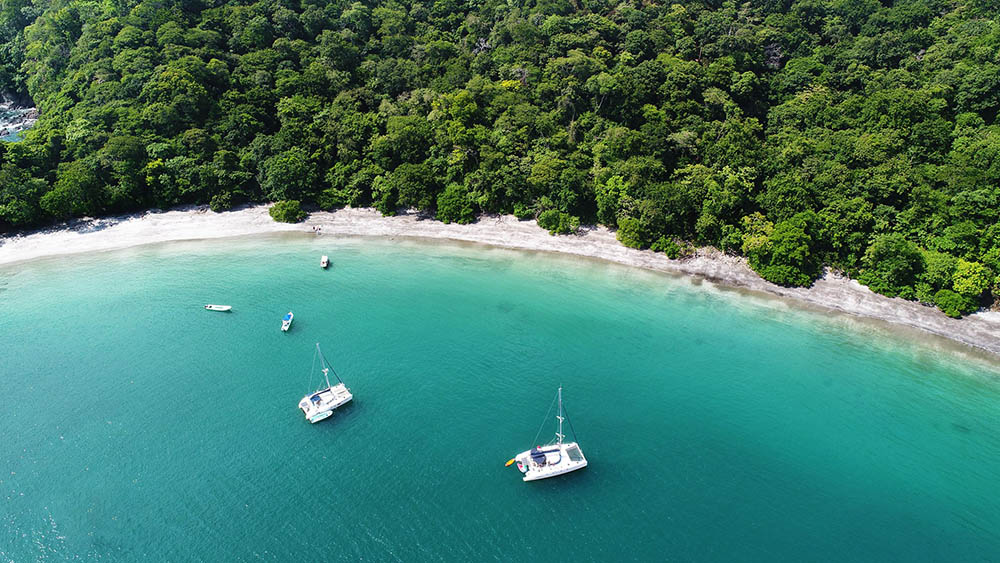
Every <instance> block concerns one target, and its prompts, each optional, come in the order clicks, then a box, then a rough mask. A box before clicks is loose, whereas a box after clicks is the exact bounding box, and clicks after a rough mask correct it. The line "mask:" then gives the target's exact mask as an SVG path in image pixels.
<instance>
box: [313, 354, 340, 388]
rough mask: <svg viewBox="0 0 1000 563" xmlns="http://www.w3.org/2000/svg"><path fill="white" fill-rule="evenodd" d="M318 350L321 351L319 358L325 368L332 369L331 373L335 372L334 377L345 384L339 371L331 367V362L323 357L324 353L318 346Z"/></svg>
mask: <svg viewBox="0 0 1000 563" xmlns="http://www.w3.org/2000/svg"><path fill="white" fill-rule="evenodd" d="M316 350H317V351H319V357H320V360H322V361H323V367H327V368H330V371H332V372H333V376H334V377H336V378H337V381H339V382H341V383H343V382H344V380H343V379H341V378H340V374H339V373H337V370H335V369H333V365H331V364H330V362H329V360H327V359H326V356H325V355H323V351H322V350H320V349H319V346H318V345H317V346H316Z"/></svg>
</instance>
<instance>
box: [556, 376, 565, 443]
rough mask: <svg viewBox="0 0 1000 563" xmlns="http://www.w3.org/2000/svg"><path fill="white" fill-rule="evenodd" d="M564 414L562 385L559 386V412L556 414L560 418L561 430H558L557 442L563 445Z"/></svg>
mask: <svg viewBox="0 0 1000 563" xmlns="http://www.w3.org/2000/svg"><path fill="white" fill-rule="evenodd" d="M562 414H563V413H562V387H560V388H559V414H558V415H556V418H558V419H559V431H558V432H556V437H557V438H559V440H558V441H557V442H556V443H557V444H559V445H562V441H563V438H564V436H563V431H562V423H563V415H562Z"/></svg>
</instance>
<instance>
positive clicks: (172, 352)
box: [0, 234, 1000, 562]
mask: <svg viewBox="0 0 1000 563" xmlns="http://www.w3.org/2000/svg"><path fill="white" fill-rule="evenodd" d="M321 254H328V255H329V256H330V258H331V260H332V266H331V268H330V269H329V270H327V271H323V270H321V269H320V267H319V259H320V255H321ZM206 303H217V304H227V305H232V306H233V311H232V312H231V313H228V314H227V313H216V312H209V311H205V310H204V309H203V308H202V306H203V305H204V304H206ZM289 310H291V311H294V313H295V322H294V325H293V327H292V330H291V331H290V332H288V333H282V332H281V331H280V330H279V327H280V324H281V317H282V315H284V314H285V313H286V312H287V311H289ZM316 342H319V343H321V344H322V346H323V350H324V352H325V353H326V355H327V357H328V358H329V360H330V361H331V363H332V364H333V365H334V367H335V368H336V370H337V371H338V373H339V374H340V375H341V377H342V378H343V379H344V381H345V382H346V383H347V384H348V386H349V387H350V388H351V389H352V391H353V392H354V396H355V400H354V402H353V403H352V404H350V405H348V406H347V407H344V408H343V409H341V410H339V411H338V412H337V414H336V415H334V416H333V417H332V418H330V419H328V420H326V421H323V422H321V423H319V424H316V425H311V424H309V423H308V422H307V421H306V420H305V419H304V418H303V416H302V414H301V413H300V411H298V409H297V408H296V405H297V403H298V400H299V399H300V398H301V397H302V396H303V394H305V393H306V392H307V391H309V390H311V389H312V388H313V387H310V385H311V384H312V385H313V386H315V384H316V374H315V373H310V372H311V367H312V361H313V350H314V347H315V343H316ZM998 374H1000V369H998V367H997V364H993V363H991V361H990V360H988V359H984V358H982V357H978V356H977V355H975V354H971V353H964V352H962V350H961V349H960V348H958V347H953V346H950V345H948V344H944V343H942V342H940V341H938V340H935V339H933V338H930V337H923V336H920V335H919V334H918V333H915V332H909V331H899V330H892V329H889V328H886V327H885V326H882V325H880V324H878V323H865V322H861V321H855V320H852V319H850V318H847V317H842V316H837V315H830V314H822V313H815V312H808V311H801V310H798V309H793V308H790V307H787V306H785V305H784V304H783V303H781V302H778V301H772V300H768V299H764V298H759V297H753V296H748V295H744V294H741V293H738V292H733V291H720V290H718V289H714V288H713V287H711V286H709V285H708V284H702V285H699V284H695V283H692V282H691V281H690V280H689V279H686V278H673V277H669V276H665V275H660V274H654V273H650V272H644V271H639V270H634V269H629V268H625V267H620V266H616V265H610V264H605V263H601V262H591V261H586V260H580V259H571V258H567V257H561V256H554V255H548V254H529V253H521V252H515V251H508V250H500V249H491V248H486V247H481V246H471V245H469V246H466V245H457V244H444V245H441V244H428V243H417V242H402V241H391V240H385V239H338V238H334V237H327V236H324V237H306V236H304V235H299V234H294V235H271V236H265V237H251V238H245V239H235V240H226V241H212V242H188V243H173V244H167V245H157V246H147V247H140V248H137V249H130V250H124V251H117V252H108V253H95V254H87V255H78V256H69V257H64V258H59V259H46V260H38V261H34V262H30V263H26V264H20V265H15V266H6V267H3V268H0V495H2V496H0V502H2V507H3V508H2V510H0V518H2V519H0V560H3V561H6V560H10V561H18V562H20V561H34V560H43V561H59V560H66V559H84V560H90V559H104V560H112V561H140V560H143V561H144V560H172V561H191V560H202V561H254V560H266V561H341V560H343V561H356V560H361V559H364V560H369V561H489V560H498V561H513V560H529V561H580V560H582V561H962V562H968V561H991V560H1000V494H998V493H1000V377H998ZM560 384H561V385H563V387H564V396H565V404H566V408H567V411H568V413H569V415H570V421H571V422H572V426H573V429H574V430H575V433H576V437H577V439H578V440H579V442H580V444H581V446H582V448H583V451H584V453H585V454H586V456H587V458H588V459H589V461H590V466H589V467H588V468H586V469H584V470H583V471H579V472H576V473H574V474H570V475H567V476H564V477H561V478H556V479H550V480H546V481H540V482H535V483H524V482H522V481H521V479H520V474H519V473H518V472H517V470H516V469H515V468H514V467H509V468H505V467H504V462H505V461H506V460H508V459H509V458H510V457H512V455H513V454H515V453H517V452H519V451H522V450H524V449H527V448H529V447H530V446H532V445H533V443H532V440H533V438H534V436H535V434H536V431H537V430H538V428H539V425H540V424H542V423H543V418H544V417H545V414H546V410H547V409H548V407H549V405H550V404H551V402H552V398H553V396H554V394H555V391H556V388H557V387H558V386H559V385H560ZM554 422H555V421H554V419H552V420H546V421H544V426H543V428H542V435H543V438H541V439H540V441H544V440H547V439H548V438H549V437H551V435H552V433H553V432H554V430H555V425H554Z"/></svg>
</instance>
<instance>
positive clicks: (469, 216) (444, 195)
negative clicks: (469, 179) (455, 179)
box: [437, 183, 476, 225]
mask: <svg viewBox="0 0 1000 563" xmlns="http://www.w3.org/2000/svg"><path fill="white" fill-rule="evenodd" d="M475 219H476V214H475V212H474V211H473V210H472V201H471V198H470V197H469V192H468V190H466V189H465V187H464V186H462V185H461V184H454V183H453V184H449V185H448V187H447V188H445V189H444V191H443V192H441V194H440V195H439V196H438V198H437V220H438V221H442V222H444V223H451V222H452V221H454V222H455V223H458V224H460V225H465V224H468V223H471V222H473V221H474V220H475Z"/></svg>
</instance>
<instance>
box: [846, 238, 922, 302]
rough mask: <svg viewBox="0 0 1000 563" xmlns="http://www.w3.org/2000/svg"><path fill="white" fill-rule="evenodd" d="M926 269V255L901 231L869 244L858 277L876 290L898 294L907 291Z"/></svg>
mask: <svg viewBox="0 0 1000 563" xmlns="http://www.w3.org/2000/svg"><path fill="white" fill-rule="evenodd" d="M923 270H924V257H923V255H922V254H921V253H920V250H919V249H918V248H917V246H916V245H915V244H913V243H912V242H910V241H908V240H906V239H905V238H903V236H902V235H899V234H888V235H881V236H879V237H877V238H876V239H875V240H874V241H873V242H872V244H871V246H869V247H868V250H867V251H866V252H865V256H864V258H863V259H862V270H861V274H860V275H859V276H858V279H859V280H860V281H861V283H864V284H865V285H867V286H868V287H870V288H871V289H872V291H874V292H876V293H881V294H882V295H887V296H889V297H896V296H897V295H903V294H905V293H906V291H907V289H909V288H910V287H911V286H912V285H913V283H914V281H916V278H917V275H918V274H920V273H921V272H923ZM911 291H912V290H911Z"/></svg>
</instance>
